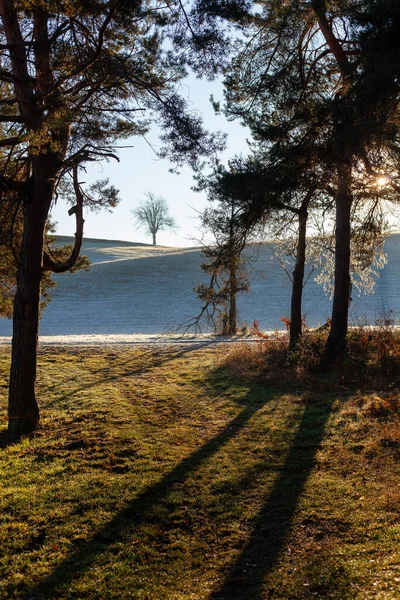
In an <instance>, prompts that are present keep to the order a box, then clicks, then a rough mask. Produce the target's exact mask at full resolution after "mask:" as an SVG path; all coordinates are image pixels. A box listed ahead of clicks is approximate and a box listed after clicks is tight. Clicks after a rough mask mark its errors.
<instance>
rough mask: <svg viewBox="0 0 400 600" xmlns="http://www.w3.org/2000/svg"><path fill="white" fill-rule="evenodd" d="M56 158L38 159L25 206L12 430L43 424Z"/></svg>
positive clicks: (16, 311) (11, 399)
mask: <svg viewBox="0 0 400 600" xmlns="http://www.w3.org/2000/svg"><path fill="white" fill-rule="evenodd" d="M52 163H54V156H53V157H52V156H51V155H50V156H49V155H47V156H39V157H37V158H36V160H35V168H34V178H33V185H32V189H31V194H30V195H29V198H28V199H27V200H26V202H25V206H24V233H23V239H22V246H21V253H20V263H19V269H18V278H17V291H16V294H15V299H14V314H13V338H12V359H11V371H10V386H9V407H8V417H9V425H8V429H9V431H10V432H12V433H29V432H31V431H33V430H34V429H36V428H37V426H38V424H39V419H40V417H39V407H38V404H37V401H36V396H35V381H36V361H37V349H38V334H39V317H40V286H41V279H42V259H43V236H44V229H45V223H46V219H47V215H48V212H49V208H50V202H51V199H52V194H53V186H54V180H55V172H56V170H55V169H54V168H53V167H54V165H53V164H52Z"/></svg>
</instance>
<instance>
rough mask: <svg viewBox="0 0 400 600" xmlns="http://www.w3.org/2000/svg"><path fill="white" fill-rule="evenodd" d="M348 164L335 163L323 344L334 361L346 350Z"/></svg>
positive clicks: (349, 173)
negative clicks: (329, 294) (331, 276)
mask: <svg viewBox="0 0 400 600" xmlns="http://www.w3.org/2000/svg"><path fill="white" fill-rule="evenodd" d="M351 204H352V194H351V165H350V164H345V165H343V166H341V167H339V177H338V191H337V195H336V241H335V289H334V296H333V307H332V323H331V330H330V333H329V337H328V340H327V343H326V346H325V358H326V360H327V361H328V362H334V361H335V360H336V359H337V358H342V357H343V356H344V353H345V351H346V337H347V327H348V314H349V290H350V211H351Z"/></svg>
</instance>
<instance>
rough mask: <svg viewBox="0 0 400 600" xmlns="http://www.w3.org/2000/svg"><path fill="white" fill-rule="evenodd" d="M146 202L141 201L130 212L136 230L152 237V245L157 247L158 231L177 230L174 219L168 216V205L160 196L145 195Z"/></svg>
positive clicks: (149, 193)
mask: <svg viewBox="0 0 400 600" xmlns="http://www.w3.org/2000/svg"><path fill="white" fill-rule="evenodd" d="M146 197H147V200H143V201H142V202H141V203H140V204H139V206H137V207H136V208H134V209H133V210H132V213H133V216H134V218H135V220H136V224H137V229H144V230H145V231H146V232H149V233H151V235H152V236H153V245H154V246H156V245H157V240H156V236H157V233H158V232H159V231H164V230H165V229H172V230H175V229H176V228H177V225H176V221H175V219H174V217H172V216H171V215H170V214H169V208H168V203H167V201H166V199H165V198H163V197H162V196H156V195H155V194H152V193H151V192H148V193H147V194H146Z"/></svg>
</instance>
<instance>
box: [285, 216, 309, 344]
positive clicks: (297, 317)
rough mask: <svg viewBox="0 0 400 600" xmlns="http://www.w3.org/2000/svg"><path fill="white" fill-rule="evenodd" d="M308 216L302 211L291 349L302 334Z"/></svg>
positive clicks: (291, 327)
mask: <svg viewBox="0 0 400 600" xmlns="http://www.w3.org/2000/svg"><path fill="white" fill-rule="evenodd" d="M307 218H308V213H307V211H306V210H302V211H300V213H299V233H298V240H297V255H296V265H295V267H294V271H293V283H292V300H291V310H290V340H289V347H290V350H295V348H296V346H297V344H298V342H299V339H300V337H301V334H302V316H301V303H302V297H303V280H304V265H305V262H306V233H307Z"/></svg>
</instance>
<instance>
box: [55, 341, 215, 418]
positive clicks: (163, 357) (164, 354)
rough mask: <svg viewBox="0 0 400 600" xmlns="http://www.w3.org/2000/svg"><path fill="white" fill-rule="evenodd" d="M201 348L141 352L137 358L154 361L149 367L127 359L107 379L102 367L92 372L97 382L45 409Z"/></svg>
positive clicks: (65, 395) (63, 397)
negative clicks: (124, 368) (100, 385)
mask: <svg viewBox="0 0 400 600" xmlns="http://www.w3.org/2000/svg"><path fill="white" fill-rule="evenodd" d="M207 345H208V344H207ZM210 345H212V344H211V343H210ZM205 346H206V344H204V345H203V346H202V348H203V347H204V348H205ZM202 348H199V347H198V346H188V347H184V348H180V349H179V350H178V349H176V348H170V347H168V348H162V349H158V350H157V351H155V350H146V351H144V352H143V354H142V355H141V356H140V357H139V358H147V359H151V358H152V357H154V358H155V360H154V361H152V362H151V363H150V364H149V365H147V366H145V367H143V366H141V365H140V366H136V367H134V366H133V365H132V363H133V362H134V361H133V359H132V358H129V359H127V361H126V363H125V364H120V365H119V370H118V372H117V374H115V375H107V377H105V372H104V366H101V367H100V368H99V369H98V370H97V371H96V370H93V371H92V373H93V375H96V374H99V375H100V377H99V379H98V380H96V381H93V382H91V383H88V384H86V385H81V386H79V387H77V388H76V389H74V390H73V391H70V392H68V393H67V394H62V395H60V396H58V397H55V398H54V400H52V401H51V402H48V403H46V409H48V408H50V407H51V406H54V405H56V404H59V403H60V402H64V401H65V400H68V398H71V397H72V396H73V395H74V394H78V393H79V392H83V391H87V390H90V389H93V388H95V387H96V386H98V385H99V384H103V383H104V382H105V381H107V383H112V382H113V381H119V380H121V379H124V378H126V377H133V376H135V375H146V374H147V373H150V372H151V371H153V370H154V369H157V368H159V367H162V366H163V365H165V364H168V363H170V362H173V361H174V360H178V359H180V358H182V357H184V356H185V355H186V354H189V353H190V352H193V351H195V350H201V349H202ZM111 352H118V351H117V350H116V349H114V348H113V349H112V350H111ZM122 367H126V372H124V373H121V368H122ZM128 367H129V368H128ZM110 369H112V365H110ZM70 381H71V380H70Z"/></svg>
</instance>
